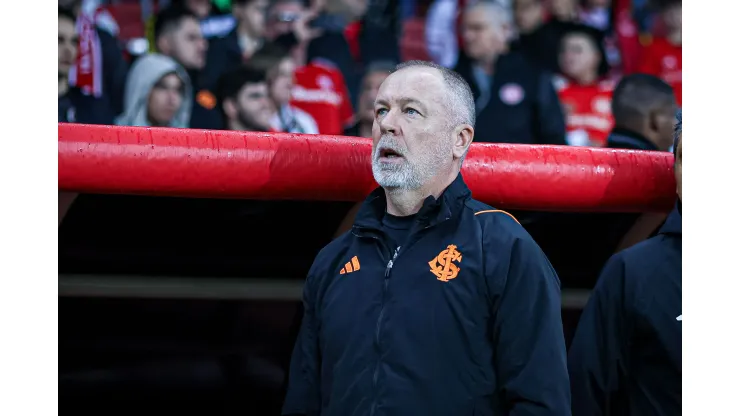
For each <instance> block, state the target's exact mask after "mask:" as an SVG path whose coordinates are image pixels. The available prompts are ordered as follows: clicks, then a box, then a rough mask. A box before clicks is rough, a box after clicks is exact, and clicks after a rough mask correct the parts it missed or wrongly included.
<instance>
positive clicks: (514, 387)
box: [492, 237, 570, 416]
mask: <svg viewBox="0 0 740 416" xmlns="http://www.w3.org/2000/svg"><path fill="white" fill-rule="evenodd" d="M508 266H509V267H508V272H506V271H504V270H505V269H504V268H501V269H499V270H500V271H499V272H498V273H506V276H505V278H504V279H502V278H501V276H496V277H495V278H494V281H495V282H500V283H498V285H499V286H501V285H503V287H502V288H499V289H498V290H497V293H498V294H499V295H498V296H496V297H495V298H494V299H493V300H494V305H493V306H494V315H493V320H492V325H493V327H492V334H493V344H494V349H495V353H494V366H495V369H496V374H497V378H498V380H499V385H500V386H501V389H502V393H503V394H502V396H501V398H502V400H504V403H503V404H504V408H505V409H507V413H505V414H508V415H512V416H514V415H570V391H569V390H570V389H569V383H568V368H567V362H566V351H565V338H564V336H563V323H562V320H561V318H560V281H559V279H558V276H557V275H556V273H555V270H554V269H553V268H552V266H551V265H550V262H549V261H548V260H547V258H546V257H545V254H544V253H543V252H542V250H540V248H539V246H537V244H536V243H535V242H534V240H532V239H531V238H529V237H527V238H518V239H516V240H515V241H514V245H513V247H512V251H511V258H510V261H509V265H508Z"/></svg>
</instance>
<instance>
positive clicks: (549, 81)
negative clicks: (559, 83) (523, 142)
mask: <svg viewBox="0 0 740 416" xmlns="http://www.w3.org/2000/svg"><path fill="white" fill-rule="evenodd" d="M539 78H540V79H539V83H538V86H537V88H538V91H537V100H536V106H537V108H536V112H537V120H536V123H537V124H536V126H537V127H536V130H535V131H536V134H537V137H536V141H537V144H555V145H562V146H565V145H567V143H566V141H565V115H564V114H563V108H562V106H561V105H560V99H559V98H558V93H557V92H555V87H554V86H553V78H552V75H551V74H550V73H549V72H545V71H542V72H541V73H540V75H539Z"/></svg>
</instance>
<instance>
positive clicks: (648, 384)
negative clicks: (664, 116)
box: [568, 112, 683, 416]
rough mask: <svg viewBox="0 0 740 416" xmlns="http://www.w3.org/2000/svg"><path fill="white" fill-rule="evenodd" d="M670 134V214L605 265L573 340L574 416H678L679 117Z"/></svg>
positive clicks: (679, 322) (679, 369)
mask: <svg viewBox="0 0 740 416" xmlns="http://www.w3.org/2000/svg"><path fill="white" fill-rule="evenodd" d="M675 131H676V133H675V138H676V144H675V145H674V154H675V169H674V170H675V175H676V185H677V186H676V194H677V195H678V203H677V205H676V208H675V209H674V210H673V212H672V213H671V214H670V215H669V216H668V219H667V220H666V222H665V224H664V225H663V227H662V228H661V230H660V233H659V234H658V235H657V236H655V237H653V238H651V239H649V240H646V241H643V242H642V243H640V244H637V245H635V246H632V247H630V248H628V249H627V250H624V251H622V252H619V253H617V254H615V255H614V256H613V257H612V258H611V259H610V260H609V262H608V263H607V264H606V266H605V267H604V270H603V272H602V274H601V277H600V278H599V281H598V283H597V284H596V288H595V289H594V291H593V294H592V295H591V298H590V299H589V301H588V305H586V309H585V310H584V311H583V315H582V316H581V321H580V322H579V324H578V329H577V330H576V334H575V337H574V338H573V344H572V345H571V347H570V351H569V363H568V366H569V370H570V380H571V387H572V389H573V415H575V416H580V415H584V416H586V415H588V416H598V415H678V414H681V333H682V330H681V321H682V319H683V318H682V316H683V314H682V313H681V197H682V193H681V183H682V182H681V173H682V161H683V151H682V144H681V143H682V139H683V137H682V116H681V113H680V112H679V113H678V124H676V129H675Z"/></svg>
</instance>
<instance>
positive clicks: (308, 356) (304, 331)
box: [282, 267, 321, 416]
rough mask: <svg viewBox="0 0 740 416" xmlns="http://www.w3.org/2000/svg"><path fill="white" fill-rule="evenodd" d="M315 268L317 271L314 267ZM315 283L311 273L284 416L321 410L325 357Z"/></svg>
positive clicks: (293, 356)
mask: <svg viewBox="0 0 740 416" xmlns="http://www.w3.org/2000/svg"><path fill="white" fill-rule="evenodd" d="M311 269H312V271H313V269H314V267H312V268H311ZM314 280H315V279H312V273H311V272H309V276H308V279H306V284H305V285H304V287H303V320H302V322H301V327H300V330H299V332H298V338H297V340H296V343H295V347H293V355H292V357H291V360H290V370H289V372H288V391H287V393H286V396H285V402H284V403H283V410H282V414H283V415H306V416H310V415H318V414H319V413H320V411H321V392H320V383H321V381H320V374H321V373H320V367H321V364H320V363H321V354H320V352H319V337H318V330H319V324H318V318H317V316H316V291H315V289H314V287H313V286H314V284H313V283H314V282H313V281H314Z"/></svg>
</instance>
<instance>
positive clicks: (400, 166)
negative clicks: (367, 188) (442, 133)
mask: <svg viewBox="0 0 740 416" xmlns="http://www.w3.org/2000/svg"><path fill="white" fill-rule="evenodd" d="M381 148H385V149H391V150H393V151H394V152H396V153H398V154H400V155H401V156H404V158H403V161H402V163H383V162H381V161H380V160H379V157H380V149H381ZM430 150H431V151H430V152H429V153H426V154H423V155H420V156H419V157H418V159H417V163H415V164H412V163H411V162H410V161H409V160H408V159H407V158H406V156H408V152H407V151H406V149H404V148H402V147H400V146H399V145H397V144H396V142H395V140H393V139H392V138H391V137H390V136H383V137H381V139H380V141H379V142H378V145H377V146H376V147H375V151H374V152H373V161H372V169H373V177H374V178H375V181H376V182H378V185H380V186H381V187H383V188H385V189H391V190H408V191H410V190H417V189H420V188H421V187H422V186H424V185H425V184H426V183H427V182H428V181H429V180H430V179H431V178H433V177H434V176H435V175H436V174H437V173H438V172H439V169H440V167H441V166H443V163H444V160H445V151H446V150H447V148H446V146H445V143H443V142H439V143H438V144H435V146H434V147H433V148H432V149H430Z"/></svg>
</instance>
